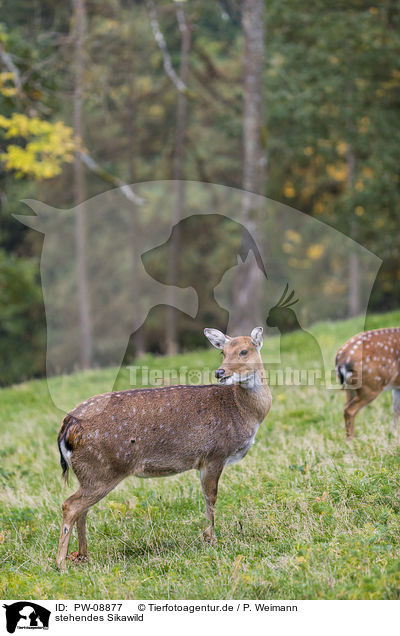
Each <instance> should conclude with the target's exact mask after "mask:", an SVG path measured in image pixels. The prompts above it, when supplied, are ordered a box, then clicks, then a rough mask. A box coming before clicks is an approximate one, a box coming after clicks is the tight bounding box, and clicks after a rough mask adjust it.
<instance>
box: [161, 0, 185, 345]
mask: <svg viewBox="0 0 400 636" xmlns="http://www.w3.org/2000/svg"><path fill="white" fill-rule="evenodd" d="M177 17H178V22H179V28H180V31H181V34H182V40H181V62H180V68H179V79H180V80H181V82H182V83H183V84H185V85H186V81H187V75H188V70H189V53H190V43H191V28H190V25H189V24H188V23H187V22H186V19H185V14H184V12H183V9H178V11H177ZM186 121H187V97H186V94H185V93H184V92H180V93H179V95H178V105H177V120H176V135H175V156H174V171H173V178H174V180H175V212H174V219H173V223H174V225H177V224H178V223H179V221H180V220H181V218H182V211H183V202H184V183H183V181H182V180H183V177H184V172H183V163H184V154H185V134H186ZM179 249H180V240H179V228H176V229H175V231H174V234H173V240H172V242H171V249H170V253H169V261H168V284H169V285H171V287H170V288H169V295H168V305H169V307H168V309H167V324H166V350H167V353H168V354H171V355H173V354H175V353H176V352H177V351H178V338H177V325H176V309H175V306H176V298H175V288H174V286H175V285H176V283H177V274H178V260H179Z"/></svg>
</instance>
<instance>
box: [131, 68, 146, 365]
mask: <svg viewBox="0 0 400 636" xmlns="http://www.w3.org/2000/svg"><path fill="white" fill-rule="evenodd" d="M131 82H132V83H131V99H130V102H131V103H130V118H129V121H128V126H127V129H128V130H127V133H128V136H129V139H130V144H129V147H130V149H131V150H130V157H129V183H130V184H132V183H134V182H135V179H136V162H135V150H136V148H135V141H136V139H137V131H136V112H135V109H136V102H135V95H134V91H133V77H132V80H131ZM137 214H138V206H137V205H136V203H134V202H132V217H131V224H130V230H131V244H132V252H133V259H132V260H133V263H134V271H133V273H132V287H131V289H132V305H133V325H134V327H133V328H134V329H136V332H135V336H134V339H133V344H134V347H135V355H136V357H138V358H140V357H141V356H142V355H143V354H144V352H145V336H144V330H143V327H141V328H140V329H138V328H137V325H138V324H139V316H140V298H141V280H140V278H139V275H138V272H137V271H136V268H135V263H136V262H137V261H138V259H139V257H140V253H139V249H140V245H139V239H138V232H139V224H138V221H137Z"/></svg>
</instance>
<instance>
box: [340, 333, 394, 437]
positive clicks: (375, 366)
mask: <svg viewBox="0 0 400 636" xmlns="http://www.w3.org/2000/svg"><path fill="white" fill-rule="evenodd" d="M335 364H336V372H337V374H338V377H339V380H340V383H341V385H342V387H343V388H344V389H346V392H347V402H346V406H345V408H344V421H345V426H346V435H347V438H350V439H351V438H353V437H354V418H355V416H356V415H357V413H358V411H359V410H360V409H361V408H363V406H366V405H367V404H369V403H370V402H372V400H374V399H375V398H376V397H377V396H378V395H379V394H380V393H382V391H383V390H384V389H392V393H393V411H394V417H393V429H395V428H396V424H397V418H398V417H399V415H400V328H394V329H374V330H373V331H365V332H364V333H359V334H358V335H356V336H353V338H350V340H348V341H347V342H345V344H344V345H343V346H342V347H340V349H339V351H338V352H337V355H336V362H335Z"/></svg>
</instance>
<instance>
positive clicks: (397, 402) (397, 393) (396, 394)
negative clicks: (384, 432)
mask: <svg viewBox="0 0 400 636" xmlns="http://www.w3.org/2000/svg"><path fill="white" fill-rule="evenodd" d="M392 395H393V424H392V431H393V433H396V432H397V421H398V419H399V416H400V388H399V389H392Z"/></svg>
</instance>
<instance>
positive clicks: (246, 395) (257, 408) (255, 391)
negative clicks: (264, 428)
mask: <svg viewBox="0 0 400 636" xmlns="http://www.w3.org/2000/svg"><path fill="white" fill-rule="evenodd" d="M233 389H234V395H235V400H236V404H237V406H238V408H239V410H240V411H241V412H242V415H243V416H244V418H245V419H246V420H251V421H252V420H254V422H255V423H258V425H259V424H260V423H261V422H262V420H263V419H264V418H265V417H266V415H267V413H268V411H269V409H270V407H271V401H272V398H271V391H270V389H269V386H268V384H267V382H266V380H265V378H264V377H260V378H259V382H254V384H253V385H252V386H246V385H242V384H235V385H234V387H233Z"/></svg>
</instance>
